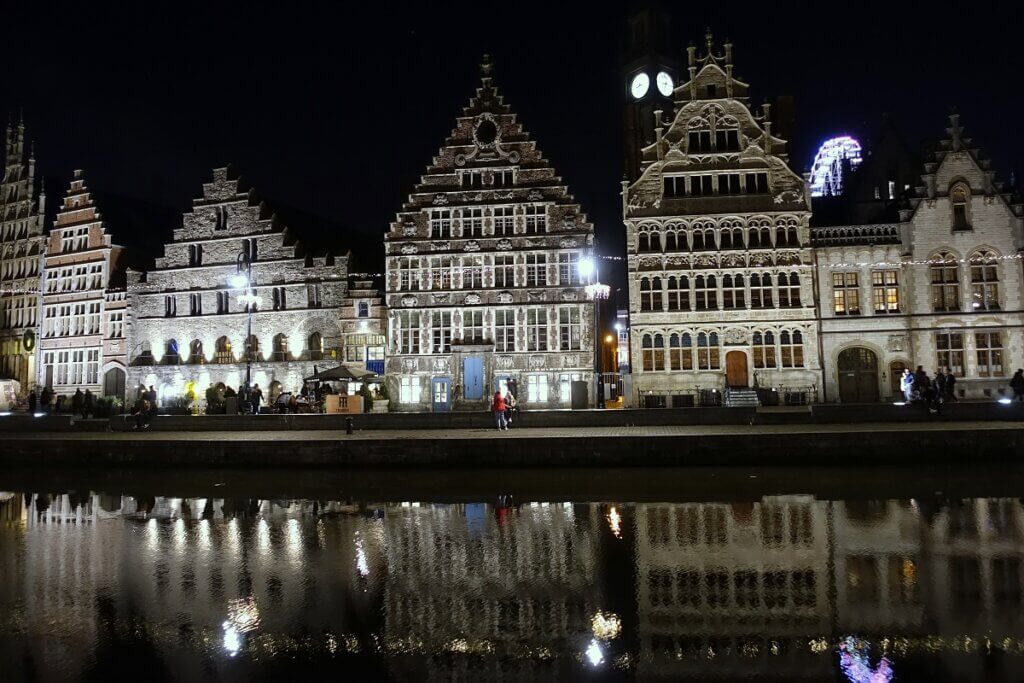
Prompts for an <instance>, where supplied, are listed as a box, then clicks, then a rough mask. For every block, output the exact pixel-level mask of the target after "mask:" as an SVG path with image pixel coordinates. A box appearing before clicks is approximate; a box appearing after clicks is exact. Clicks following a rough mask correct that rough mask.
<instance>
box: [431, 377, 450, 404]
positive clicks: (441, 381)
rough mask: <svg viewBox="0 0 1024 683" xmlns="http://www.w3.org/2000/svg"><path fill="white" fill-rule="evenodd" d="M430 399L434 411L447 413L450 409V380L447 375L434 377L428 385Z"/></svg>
mask: <svg viewBox="0 0 1024 683" xmlns="http://www.w3.org/2000/svg"><path fill="white" fill-rule="evenodd" d="M430 401H431V404H432V405H433V406H434V412H435V413H447V412H448V411H449V410H451V409H452V381H451V380H450V379H448V378H447V377H435V378H434V381H433V382H432V383H431V386H430Z"/></svg>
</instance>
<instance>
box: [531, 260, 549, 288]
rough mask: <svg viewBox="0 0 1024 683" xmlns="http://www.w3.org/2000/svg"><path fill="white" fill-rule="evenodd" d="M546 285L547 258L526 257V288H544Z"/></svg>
mask: <svg viewBox="0 0 1024 683" xmlns="http://www.w3.org/2000/svg"><path fill="white" fill-rule="evenodd" d="M547 284H548V257H547V256H546V255H545V254H527V255H526V286H527V287H546V286H547Z"/></svg>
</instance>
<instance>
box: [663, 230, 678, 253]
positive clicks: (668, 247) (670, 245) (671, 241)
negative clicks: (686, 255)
mask: <svg viewBox="0 0 1024 683" xmlns="http://www.w3.org/2000/svg"><path fill="white" fill-rule="evenodd" d="M678 249H679V247H678V245H677V244H676V234H675V233H674V232H672V231H669V232H666V233H665V251H677V250H678Z"/></svg>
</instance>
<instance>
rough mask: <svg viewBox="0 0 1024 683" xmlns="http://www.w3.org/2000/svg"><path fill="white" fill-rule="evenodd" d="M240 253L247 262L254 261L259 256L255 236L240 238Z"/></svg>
mask: <svg viewBox="0 0 1024 683" xmlns="http://www.w3.org/2000/svg"><path fill="white" fill-rule="evenodd" d="M242 254H243V256H245V259H246V260H247V261H248V262H249V263H254V262H255V261H256V259H257V258H259V253H258V249H257V246H256V238H255V237H249V238H247V239H244V240H242Z"/></svg>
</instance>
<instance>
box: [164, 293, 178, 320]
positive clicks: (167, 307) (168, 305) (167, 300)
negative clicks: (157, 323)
mask: <svg viewBox="0 0 1024 683" xmlns="http://www.w3.org/2000/svg"><path fill="white" fill-rule="evenodd" d="M176 315H178V300H177V299H175V298H174V297H173V296H165V297H164V317H166V318H173V317H174V316H176Z"/></svg>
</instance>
